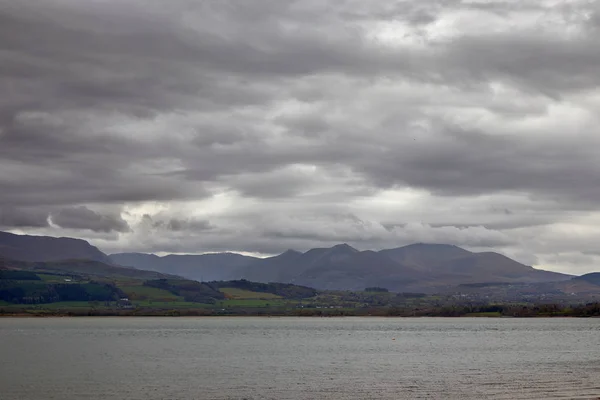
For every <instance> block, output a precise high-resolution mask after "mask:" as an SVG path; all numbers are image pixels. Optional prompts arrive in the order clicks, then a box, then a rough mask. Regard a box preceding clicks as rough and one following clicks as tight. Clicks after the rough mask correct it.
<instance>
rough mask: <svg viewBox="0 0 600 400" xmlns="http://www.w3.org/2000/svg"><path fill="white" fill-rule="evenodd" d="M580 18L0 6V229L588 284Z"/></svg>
mask: <svg viewBox="0 0 600 400" xmlns="http://www.w3.org/2000/svg"><path fill="white" fill-rule="evenodd" d="M599 47H600V7H599V6H598V4H597V3H596V2H593V1H587V0H586V1H579V0H573V1H569V2H566V1H565V2H562V1H518V2H516V1H508V0H507V1H493V2H492V1H489V2H488V1H458V0H446V1H440V0H423V1H418V2H415V1H397V2H364V1H351V0H348V1H343V2H335V3H329V2H323V1H312V0H310V1H307V0H303V1H283V2H282V1H271V0H260V1H253V2H239V1H218V2H200V1H194V0H174V1H170V2H168V3H165V2H164V1H158V0H156V1H154V0H150V1H148V0H146V1H138V0H126V1H116V0H103V1H86V2H81V1H76V0H31V1H27V2H15V1H10V0H0V90H1V91H2V93H3V96H1V97H0V229H6V230H11V231H14V232H28V233H40V234H52V235H65V236H66V235H73V236H78V237H83V238H87V239H89V240H90V241H91V242H92V243H94V244H96V245H99V246H100V247H101V248H102V249H103V250H106V251H148V252H191V253H198V252H206V251H224V250H230V251H244V252H254V253H264V254H272V253H277V252H280V251H283V250H285V249H287V248H296V249H299V250H303V249H307V248H310V247H314V246H329V245H332V244H335V243H338V242H348V243H350V244H352V245H354V246H356V247H358V248H362V249H367V248H373V249H377V248H384V247H395V246H400V245H403V244H408V243H412V242H443V243H452V244H457V245H460V246H464V247H467V248H469V249H473V250H483V249H494V250H497V251H501V252H504V253H505V254H507V255H509V256H513V257H515V258H517V259H518V260H520V261H522V262H526V263H529V264H533V265H536V266H539V267H544V268H549V269H554V270H559V271H565V272H573V273H583V272H587V271H592V270H596V269H597V267H596V265H597V263H598V261H599V260H600V255H599V252H598V250H597V247H596V243H597V242H598V240H599V239H600V230H599V229H598V228H597V226H598V224H597V222H598V220H599V219H600V213H599V212H598V211H597V208H598V206H597V205H598V204H599V202H600V162H599V161H598V160H599V159H600V158H599V157H598V154H597V153H598V150H597V149H598V148H600V133H599V132H598V126H600V113H599V112H598V111H597V110H600V90H599V89H598V88H599V85H600V74H598V72H597V71H598V70H600V53H599V52H598V51H596V49H598V48H599Z"/></svg>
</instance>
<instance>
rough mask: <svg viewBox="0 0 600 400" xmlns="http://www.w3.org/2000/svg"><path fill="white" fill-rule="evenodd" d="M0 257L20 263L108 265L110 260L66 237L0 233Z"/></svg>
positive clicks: (88, 245) (86, 244)
mask: <svg viewBox="0 0 600 400" xmlns="http://www.w3.org/2000/svg"><path fill="white" fill-rule="evenodd" d="M0 257H5V258H8V259H12V260H20V261H58V260H69V259H71V260H73V259H81V260H94V261H99V262H102V263H106V264H110V262H111V261H110V259H109V258H108V256H107V255H106V254H104V253H102V252H101V251H100V250H98V249H97V248H96V247H94V246H92V245H91V244H89V243H88V242H86V241H85V240H81V239H73V238H67V237H61V238H55V237H50V236H29V235H15V234H12V233H8V232H0Z"/></svg>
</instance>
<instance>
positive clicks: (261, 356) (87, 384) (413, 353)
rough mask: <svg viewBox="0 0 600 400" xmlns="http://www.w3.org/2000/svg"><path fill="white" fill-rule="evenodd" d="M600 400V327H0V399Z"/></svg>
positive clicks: (338, 321)
mask: <svg viewBox="0 0 600 400" xmlns="http://www.w3.org/2000/svg"><path fill="white" fill-rule="evenodd" d="M599 397H600V319H575V318H548V319H544V318H534V319H513V318H377V317H363V318H360V317H357V318H354V317H350V318H313V317H306V318H304V317H289V318H287V317H283V318H278V317H271V318H269V317H248V318H246V317H192V318H184V317H159V318H146V317H114V318H113V317H90V318H0V399H1V400H47V399H57V400H82V399H93V400H96V399H97V400H111V399H113V400H114V399H127V400H177V399H215V400H216V399H223V400H225V399H227V400H229V399H232V400H233V399H235V400H242V399H247V400H251V399H252V400H254V399H274V400H282V399H290V400H292V399H294V400H295V399H332V400H333V399H335V400H342V399H478V400H481V399H596V398H599Z"/></svg>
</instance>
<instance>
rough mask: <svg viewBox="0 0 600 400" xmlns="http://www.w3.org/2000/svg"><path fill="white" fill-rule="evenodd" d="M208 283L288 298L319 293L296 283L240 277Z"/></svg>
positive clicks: (219, 286) (216, 286)
mask: <svg viewBox="0 0 600 400" xmlns="http://www.w3.org/2000/svg"><path fill="white" fill-rule="evenodd" d="M208 285H211V286H212V287H215V288H217V289H218V288H235V289H241V290H249V291H251V292H259V293H271V294H275V295H277V296H281V297H283V298H286V299H307V298H310V297H315V296H316V295H317V290H315V289H313V288H310V287H306V286H299V285H294V284H291V283H275V282H272V283H260V282H251V281H247V280H245V279H240V280H235V281H215V282H209V283H208Z"/></svg>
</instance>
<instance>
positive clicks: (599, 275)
mask: <svg viewBox="0 0 600 400" xmlns="http://www.w3.org/2000/svg"><path fill="white" fill-rule="evenodd" d="M572 280H573V281H576V282H585V283H589V284H592V285H600V272H592V273H591V274H585V275H581V276H576V277H575V278H573V279H572Z"/></svg>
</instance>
